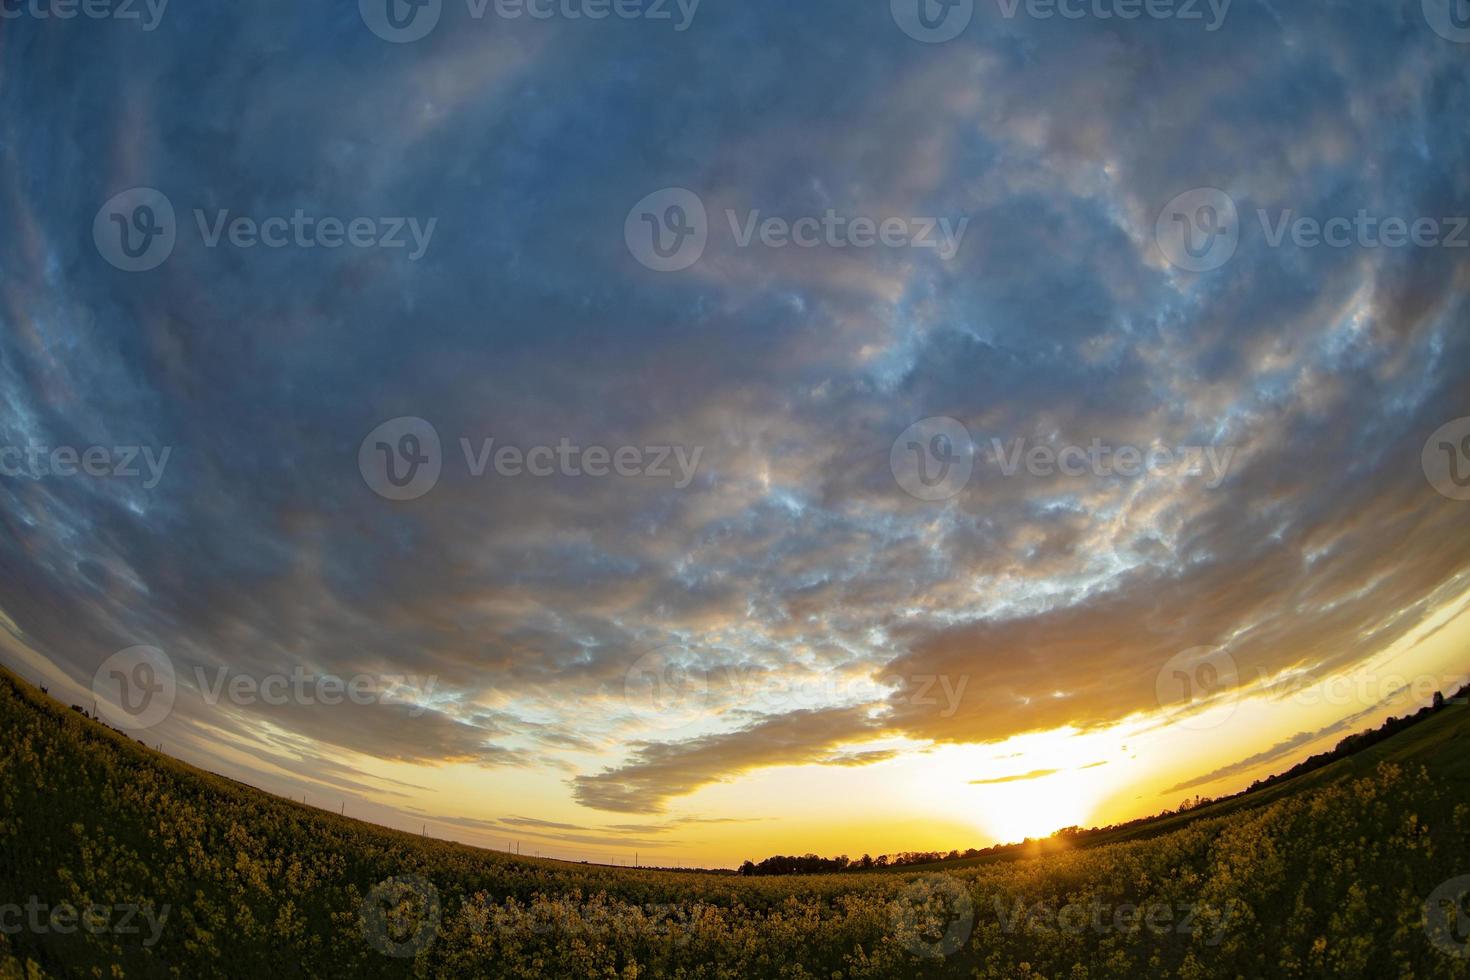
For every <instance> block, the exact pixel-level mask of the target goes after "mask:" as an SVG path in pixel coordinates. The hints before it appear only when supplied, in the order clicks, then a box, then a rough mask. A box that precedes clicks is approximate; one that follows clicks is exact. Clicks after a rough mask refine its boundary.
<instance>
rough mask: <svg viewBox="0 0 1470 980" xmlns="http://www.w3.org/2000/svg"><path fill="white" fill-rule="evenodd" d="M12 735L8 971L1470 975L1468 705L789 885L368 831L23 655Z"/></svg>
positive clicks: (2, 907)
mask: <svg viewBox="0 0 1470 980" xmlns="http://www.w3.org/2000/svg"><path fill="white" fill-rule="evenodd" d="M0 723H3V726H4V730H5V732H6V739H5V742H4V744H3V746H0V837H3V847H0V882H3V886H4V888H3V893H0V977H4V978H7V980H8V978H10V977H20V976H51V977H73V976H91V977H152V976H161V977H187V978H201V977H267V976H270V977H292V976H307V977H378V976H386V977H402V976H422V977H441V976H442V977H546V976H550V977H563V976H565V977H623V978H634V977H663V976H672V977H730V978H737V977H905V976H980V977H1048V978H1074V980H1080V978H1095V977H1142V976H1171V977H1172V976H1180V977H1329V976H1330V977H1375V978H1376V977H1470V959H1467V958H1466V957H1467V954H1470V950H1467V949H1466V947H1465V946H1464V945H1463V944H1462V942H1461V941H1462V940H1464V939H1466V938H1470V936H1467V934H1466V933H1465V931H1463V929H1464V926H1465V924H1466V923H1467V922H1470V918H1467V917H1466V916H1465V910H1464V907H1463V904H1461V905H1460V907H1458V908H1456V906H1455V904H1454V903H1453V902H1451V901H1445V902H1439V901H1436V902H1434V903H1433V904H1432V905H1431V906H1430V907H1431V909H1433V910H1434V915H1435V920H1434V921H1433V922H1430V923H1426V911H1425V910H1426V902H1427V900H1429V899H1430V898H1431V897H1432V896H1433V897H1442V896H1443V895H1444V894H1451V897H1452V898H1453V897H1456V895H1455V894H1453V890H1452V891H1451V892H1450V893H1446V892H1444V890H1443V889H1440V886H1441V885H1442V884H1444V883H1445V882H1447V881H1449V880H1451V879H1454V878H1457V877H1459V876H1461V875H1470V753H1467V751H1466V749H1467V745H1470V738H1467V736H1470V708H1467V707H1464V706H1451V707H1448V708H1446V709H1445V710H1444V711H1442V712H1440V713H1438V714H1436V715H1434V716H1432V717H1430V718H1429V719H1427V720H1426V721H1424V722H1422V723H1420V724H1418V725H1416V726H1415V727H1413V728H1411V729H1409V730H1407V731H1405V732H1403V733H1400V734H1399V735H1396V736H1394V737H1393V738H1391V739H1390V740H1388V741H1386V742H1383V743H1381V744H1379V745H1376V746H1373V747H1372V748H1370V749H1367V750H1365V751H1363V752H1361V753H1359V754H1357V755H1354V756H1352V757H1350V758H1347V759H1343V760H1339V761H1338V762H1334V763H1332V764H1331V765H1330V766H1328V767H1326V768H1323V769H1320V770H1317V771H1315V772H1312V773H1309V774H1307V775H1305V776H1301V777H1298V778H1296V779H1293V780H1291V781H1289V782H1287V783H1283V784H1280V785H1277V786H1273V787H1271V788H1269V789H1267V790H1264V791H1262V792H1259V793H1253V794H1249V795H1247V796H1243V797H1237V798H1235V799H1232V800H1229V801H1224V802H1222V803H1220V804H1216V805H1213V806H1210V807H1205V808H1201V809H1200V810H1197V811H1192V812H1190V813H1187V814H1179V815H1174V816H1171V817H1167V818H1164V819H1162V820H1159V821H1155V822H1152V823H1149V824H1145V825H1141V826H1135V827H1132V828H1128V829H1126V830H1122V831H1118V832H1116V833H1115V834H1112V835H1098V836H1096V837H1093V838H1089V839H1088V840H1087V842H1086V844H1085V846H1072V847H1065V848H1064V847H1061V846H1060V845H1054V846H1052V847H1051V848H1049V849H1048V852H1047V853H1043V854H1040V855H1037V856H1028V855H1027V854H1026V853H1024V850H1022V851H1016V852H1013V853H1010V854H1007V855H1002V856H990V857H987V858H982V859H973V860H970V861H959V862H948V863H944V864H939V865H931V866H927V867H920V868H906V869H902V870H901V871H892V870H890V871H886V872H867V873H844V874H832V875H817V876H809V877H768V878H740V877H736V876H731V875H727V874H703V873H675V872H660V871H634V870H628V869H619V868H605V867H598V866H588V865H581V864H569V863H563V862H557V861H550V860H535V859H529V858H517V857H512V856H509V855H506V854H501V853H497V852H489V851H484V850H479V849H476V848H472V847H468V846H464V845H460V844H453V843H447V842H443V841H437V840H433V839H425V838H421V837H416V836H412V835H409V834H403V833H399V832H396V831H392V830H387V829H384V828H381V827H376V826H373V825H370V824H366V823H362V822H360V821H356V820H352V819H346V818H342V817H339V816H336V815H333V814H330V813H326V812H323V811H320V810H316V809H312V808H309V807H305V806H302V805H301V804H298V803H293V802H291V801H289V800H284V799H281V798H278V797H274V796H271V795H268V794H266V793H263V792H260V791H258V790H255V789H252V788H250V787H247V786H243V785H241V784H239V783H236V782H233V781H231V780H227V779H224V778H221V777H219V776H214V775H211V774H208V773H205V772H201V771H199V770H197V769H194V768H192V767H189V766H186V765H184V764H182V763H179V762H177V761H174V760H172V759H169V758H167V757H165V756H162V755H160V754H158V753H156V752H153V751H151V750H149V749H147V748H146V747H144V746H142V745H140V744H138V743H137V742H136V741H133V740H131V739H129V738H126V737H125V736H123V735H121V734H119V733H117V732H114V731H112V730H111V729H109V728H107V727H105V726H103V725H101V724H98V723H97V722H95V721H92V720H89V719H87V718H85V717H83V716H82V715H80V714H79V713H77V712H74V711H71V710H67V709H66V708H64V707H62V706H59V705H58V704H56V703H55V702H54V701H52V700H51V699H50V698H48V697H45V696H43V695H42V694H41V693H40V692H39V691H38V690H36V689H35V688H33V687H31V686H29V685H28V684H25V683H24V682H22V681H20V680H18V679H16V678H15V676H14V675H12V674H10V673H9V672H4V671H0ZM1437 889H1440V895H1439V896H1436V894H1435V893H1436V890H1437ZM1456 912H1458V914H1459V918H1458V919H1456V918H1454V915H1455V913H1456Z"/></svg>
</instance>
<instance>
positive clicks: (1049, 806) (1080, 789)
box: [974, 772, 1097, 843]
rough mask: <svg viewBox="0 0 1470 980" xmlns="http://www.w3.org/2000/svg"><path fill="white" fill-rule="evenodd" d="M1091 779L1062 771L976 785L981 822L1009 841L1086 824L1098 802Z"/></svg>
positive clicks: (998, 836)
mask: <svg viewBox="0 0 1470 980" xmlns="http://www.w3.org/2000/svg"><path fill="white" fill-rule="evenodd" d="M1091 782H1092V780H1091V779H1090V778H1089V777H1087V776H1084V775H1082V774H1079V773H1075V772H1059V773H1055V774H1053V775H1049V776H1040V777H1037V778H1035V779H1027V780H1024V781H1017V782H1013V783H1003V784H1000V785H995V786H976V787H974V788H975V790H976V794H977V797H978V802H979V817H980V822H981V824H982V826H984V828H985V830H986V831H988V832H989V833H990V834H992V835H993V836H994V837H995V838H996V839H997V840H999V841H1002V842H1005V843H1014V842H1016V841H1020V840H1023V839H1025V838H1027V837H1046V836H1048V835H1050V834H1051V833H1052V832H1053V831H1057V830H1060V829H1062V828H1063V827H1085V826H1087V825H1088V823H1089V821H1090V819H1091V817H1092V811H1093V807H1094V806H1095V804H1096V802H1097V793H1096V791H1095V790H1094V788H1093V787H1092V786H1091V785H1089V784H1090V783H1091Z"/></svg>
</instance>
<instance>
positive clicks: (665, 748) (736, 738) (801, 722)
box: [572, 707, 882, 813]
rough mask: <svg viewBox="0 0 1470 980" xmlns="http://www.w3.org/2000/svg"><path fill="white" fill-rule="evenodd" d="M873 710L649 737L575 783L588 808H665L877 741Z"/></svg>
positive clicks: (796, 715) (807, 714)
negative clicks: (737, 779)
mask: <svg viewBox="0 0 1470 980" xmlns="http://www.w3.org/2000/svg"><path fill="white" fill-rule="evenodd" d="M869 714H870V712H869V709H868V708H866V707H858V708H838V709H831V710H826V711H813V710H803V711H794V712H791V713H789V714H784V715H777V716H772V717H769V718H765V719H762V720H760V721H758V722H756V723H754V724H752V725H749V726H747V727H745V728H742V729H739V730H737V731H733V732H723V733H718V734H711V735H704V736H700V737H699V738H694V739H689V740H687V741H683V742H644V743H640V744H639V745H637V746H636V747H635V750H634V752H633V754H632V758H631V761H629V762H628V763H626V764H625V765H622V766H618V767H614V768H609V769H605V770H603V771H602V772H600V773H597V774H595V775H591V776H577V777H576V778H575V779H574V780H573V781H572V795H573V797H574V798H575V799H576V801H577V802H578V803H580V804H582V805H583V806H588V807H592V808H593V809H597V810H612V811H615V812H622V813H661V812H663V810H664V808H665V806H666V805H667V803H668V801H669V800H672V799H674V798H676V797H679V796H684V795H687V794H689V793H692V792H694V791H695V790H696V789H699V788H700V787H702V786H707V785H709V784H711V783H716V782H721V781H724V780H727V779H729V778H732V777H734V776H737V775H739V774H740V773H742V772H748V771H750V770H752V769H757V768H761V767H766V766H793V765H802V764H804V763H813V762H820V761H822V760H823V759H824V758H825V757H826V756H827V755H828V753H829V752H830V750H831V749H832V748H833V747H835V746H837V745H841V744H844V743H847V742H853V741H859V740H862V739H864V738H876V737H878V736H879V735H880V734H881V733H882V732H881V728H880V727H879V726H878V725H877V724H875V722H874V721H873V720H872V719H871V718H870V716H869Z"/></svg>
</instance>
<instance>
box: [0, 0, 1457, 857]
mask: <svg viewBox="0 0 1470 980" xmlns="http://www.w3.org/2000/svg"><path fill="white" fill-rule="evenodd" d="M926 3H927V0H926ZM1445 3H1446V0H1423V2H1422V3H1421V2H1420V0H1373V2H1359V0H1354V2H1326V0H1298V2H1294V3H1292V4H1280V5H1277V4H1274V3H1272V2H1270V0H1235V2H1234V3H1233V4H1221V3H1216V4H1213V5H1210V4H1203V3H1201V4H1198V5H1191V6H1190V7H1188V8H1186V7H1185V6H1184V5H1179V6H1178V8H1177V9H1176V8H1175V7H1171V6H1168V5H1164V6H1160V7H1159V8H1158V11H1162V12H1163V13H1161V14H1159V15H1158V16H1140V17H1137V18H1125V17H1123V16H1116V14H1119V13H1120V11H1124V10H1128V9H1131V8H1129V5H1128V3H1127V2H1126V0H1090V2H1089V3H1087V4H1080V3H1064V4H1063V8H1064V10H1065V11H1067V12H1068V13H1069V14H1074V15H1075V16H1070V15H1069V16H1063V15H1062V13H1061V12H1057V13H1056V15H1055V16H1048V15H1047V14H1048V12H1049V11H1052V9H1053V8H1052V7H1050V6H1047V5H1045V4H1038V3H1036V2H1023V0H1017V2H1016V3H1012V2H1010V0H975V2H973V3H970V2H966V0H961V2H960V3H958V4H956V5H951V6H946V7H941V6H937V5H932V6H926V7H924V8H923V9H920V8H919V7H918V6H917V4H916V2H908V0H892V2H891V3H886V2H879V0H872V2H864V3H858V4H854V3H852V2H850V0H849V2H843V3H836V2H820V0H810V2H804V3H801V4H790V3H777V2H767V0H742V2H739V3H734V2H727V0H704V2H702V3H697V4H696V3H691V2H688V0H686V3H684V4H678V3H672V2H669V3H664V2H654V0H646V2H641V3H639V2H634V0H626V2H624V3H621V4H620V5H618V6H617V7H616V10H615V12H614V13H611V14H609V16H606V17H603V18H594V17H591V16H587V14H588V13H589V12H595V11H597V10H599V9H612V8H598V7H597V5H596V4H595V3H591V4H590V5H588V4H587V2H586V0H558V3H556V4H544V3H537V4H533V5H531V6H528V7H525V8H523V7H522V6H521V5H520V4H515V3H512V2H509V0H502V2H500V3H496V2H493V0H492V2H490V3H489V5H488V6H486V5H484V4H479V3H478V2H474V0H469V2H465V0H438V2H430V3H429V4H428V5H427V6H422V7H409V6H405V5H401V4H397V3H395V4H394V5H393V6H392V7H389V6H387V5H386V0H384V3H383V4H381V5H380V4H378V3H377V2H376V0H363V2H362V3H361V4H359V5H356V7H354V5H352V4H334V5H330V6H325V5H324V6H321V7H320V8H319V9H312V8H310V7H309V5H302V4H295V3H284V2H278V0H262V2H258V3H251V4H248V5H231V6H220V5H205V6H200V5H184V4H179V5H177V6H175V5H170V4H166V3H158V2H155V3H154V4H152V5H146V6H145V5H141V4H139V5H129V7H130V8H131V9H128V10H126V11H125V10H124V9H123V8H118V7H116V6H115V5H108V4H101V5H100V6H98V7H96V10H97V11H99V13H98V15H97V16H78V17H74V18H71V19H61V18H58V17H56V16H43V15H44V14H47V13H48V11H52V10H53V9H54V8H50V7H48V6H47V4H46V3H45V2H44V0H26V2H25V3H24V4H20V3H16V2H15V0H6V2H5V3H3V4H0V13H3V14H4V15H5V16H4V17H0V662H3V663H5V664H6V665H7V666H9V667H11V668H12V669H14V670H17V671H18V672H19V673H21V674H22V675H23V676H25V677H27V678H29V679H31V680H34V681H39V682H41V683H44V684H47V685H48V686H49V687H50V689H51V692H52V694H53V695H56V696H59V697H62V698H63V699H69V700H70V701H71V702H72V703H78V704H84V705H88V706H90V705H92V704H95V705H96V707H97V710H98V711H99V712H100V713H101V714H102V716H103V717H104V718H105V719H106V720H107V721H108V722H109V723H112V724H115V725H117V726H118V727H123V728H125V729H126V730H128V731H129V732H130V733H132V734H136V735H137V737H139V738H142V739H144V740H145V741H147V742H148V744H150V745H157V746H161V747H162V748H163V750H164V751H165V752H168V753H170V754H172V755H175V756H178V757H180V758H183V759H186V760H188V761H190V762H192V763H194V764H196V765H200V766H202V767H204V768H207V769H210V770H212V771H216V772H220V773H224V774H226V775H229V776H232V777H234V778H238V779H242V780H244V781H246V782H249V783H252V784H254V785H257V786H261V787H263V788H265V789H268V790H270V791H272V792H277V793H282V794H286V795H292V796H295V797H297V798H302V797H304V798H305V799H306V800H307V801H308V802H309V803H313V804H316V805H319V806H323V807H325V808H329V809H333V810H338V809H340V810H342V811H344V812H346V813H348V814H349V815H354V816H358V817H362V818H364V819H369V820H373V821H375V822H379V823H384V824H388V825H391V826H395V827H404V828H410V829H414V830H422V831H423V832H425V833H429V834H434V835H437V836H441V837H448V838H454V839H459V840H465V841H469V842H471V843H476V844H481V845H484V846H490V847H496V848H506V847H511V848H514V847H516V846H519V847H520V848H521V850H522V852H523V853H528V854H529V853H540V854H543V855H555V856H559V857H567V858H571V859H576V860H583V859H585V860H596V861H616V862H619V863H623V862H627V861H630V860H635V859H636V860H638V861H641V862H642V863H645V864H650V863H659V864H665V865H701V866H733V865H735V864H738V863H739V862H740V861H742V860H744V859H747V858H751V859H756V860H759V859H760V858H763V857H766V856H769V855H770V854H774V853H806V852H816V853H820V854H837V853H849V854H852V855H854V856H856V855H858V854H861V853H863V852H870V853H873V854H878V853H883V852H897V851H905V850H929V849H942V850H949V849H950V848H960V849H963V848H966V847H977V846H984V845H987V844H990V843H994V842H996V841H1008V840H1017V839H1020V838H1021V837H1024V836H1028V835H1043V834H1046V833H1049V832H1051V831H1052V830H1055V829H1057V828H1058V827H1061V826H1066V825H1070V824H1077V825H1097V824H1105V823H1111V822H1115V821H1121V820H1126V819H1132V818H1135V817H1139V816H1143V815H1146V814H1149V813H1154V812H1158V811H1159V810H1161V809H1164V808H1166V807H1174V806H1177V805H1178V804H1179V802H1180V801H1181V800H1183V799H1185V798H1186V797H1193V796H1195V795H1204V796H1211V795H1222V794H1225V793H1230V792H1235V791H1238V790H1240V789H1242V788H1244V787H1245V786H1247V785H1249V783H1250V782H1251V781H1253V780H1254V779H1258V778H1261V777H1262V776H1264V775H1267V774H1269V773H1272V772H1277V771H1281V770H1282V769H1285V768H1288V767H1289V766H1291V765H1292V764H1294V763H1295V762H1297V761H1299V760H1300V759H1302V758H1304V757H1305V756H1307V755H1309V754H1311V753H1312V752H1315V751H1321V750H1322V749H1324V748H1326V747H1330V746H1331V745H1332V744H1334V743H1335V742H1336V741H1337V740H1339V739H1340V738H1342V737H1343V736H1344V735H1346V734H1349V733H1351V732H1353V731H1357V730H1360V729H1362V728H1366V727H1370V726H1375V725H1377V724H1378V723H1379V722H1381V721H1382V720H1383V719H1384V718H1386V717H1387V716H1388V715H1390V714H1393V713H1398V714H1402V713H1404V712H1405V711H1408V710H1414V709H1415V708H1417V707H1418V706H1419V705H1420V704H1423V703H1426V702H1427V701H1428V700H1429V699H1430V698H1431V697H1432V695H1433V693H1434V691H1435V690H1443V689H1448V688H1451V687H1455V686H1458V684H1460V683H1463V682H1464V680H1465V679H1466V675H1467V672H1470V615H1466V612H1465V610H1466V608H1467V604H1470V541H1467V539H1466V535H1465V533H1464V531H1465V528H1466V521H1467V519H1470V419H1467V416H1470V333H1467V330H1466V327H1467V322H1470V302H1467V300H1466V295H1467V292H1470V289H1467V286H1470V231H1467V230H1466V222H1465V219H1464V217H1463V216H1465V215H1467V214H1470V169H1467V167H1466V166H1465V164H1466V161H1467V150H1470V73H1467V71H1466V68H1467V58H1470V43H1467V42H1470V30H1464V29H1461V28H1459V27H1458V26H1457V25H1458V24H1459V23H1461V22H1462V20H1456V19H1454V18H1452V16H1451V15H1453V14H1455V13H1457V12H1458V11H1457V10H1455V9H1451V8H1449V7H1447V6H1446V5H1445ZM533 7H534V10H535V11H536V12H538V13H539V14H545V16H532V15H531V10H532V8H533ZM1150 9H1154V8H1150ZM616 11H620V12H621V13H618V12H616ZM1169 11H1173V12H1172V13H1169ZM1187 11H1188V12H1189V13H1190V14H1192V13H1196V12H1197V13H1199V14H1200V16H1199V17H1194V16H1187V15H1186V12H1187ZM125 12H126V13H127V14H128V15H129V16H124V13H125ZM132 14H136V15H137V16H136V18H134V17H133V16H131V15H132ZM517 14H519V15H517ZM574 14H580V16H574ZM1108 14H1115V16H1108ZM1457 218H1458V220H1457ZM328 219H331V220H328ZM1391 219H1399V220H1400V221H1401V224H1402V227H1401V228H1400V229H1398V230H1397V234H1395V229H1394V228H1393V222H1392V220H1391ZM334 222H335V226H334ZM1404 229H1408V233H1407V234H1406V233H1405V231H1404ZM349 689H350V690H351V691H352V692H353V693H351V694H349V695H344V693H343V692H344V690H349ZM155 695H156V697H155ZM155 705H156V706H157V707H156V710H154V706H155ZM135 709H137V710H135Z"/></svg>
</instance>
